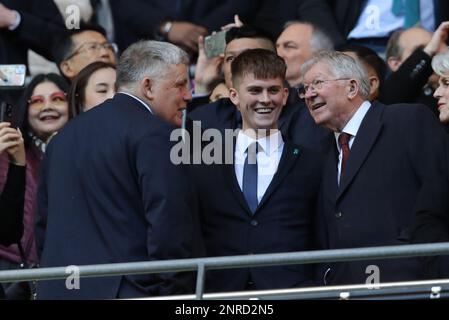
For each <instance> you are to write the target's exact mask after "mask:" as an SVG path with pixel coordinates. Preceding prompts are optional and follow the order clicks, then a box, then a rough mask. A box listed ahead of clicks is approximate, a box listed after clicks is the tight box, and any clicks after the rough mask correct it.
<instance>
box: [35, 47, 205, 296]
mask: <svg viewBox="0 0 449 320" xmlns="http://www.w3.org/2000/svg"><path fill="white" fill-rule="evenodd" d="M187 70H188V56H187V54H186V53H185V52H184V51H183V50H181V49H180V48H178V47H176V46H174V45H172V44H169V43H162V42H156V41H142V42H138V43H136V44H134V45H132V46H130V47H129V48H128V49H127V50H126V51H125V52H124V53H123V54H122V56H121V59H120V62H119V64H118V67H117V75H118V76H117V85H118V93H117V94H116V95H115V97H114V98H113V99H111V100H107V101H106V102H104V103H103V104H101V105H100V106H98V107H97V108H95V109H94V110H92V111H89V112H86V113H84V114H83V115H81V116H79V117H77V118H76V119H74V120H73V122H71V123H69V125H68V126H67V127H66V128H64V130H62V131H61V132H60V133H58V135H57V136H55V137H54V139H53V140H52V141H51V143H50V145H49V147H48V151H47V153H46V157H45V160H44V164H43V168H44V169H43V172H42V180H41V181H40V187H39V218H38V219H39V220H38V229H37V235H38V243H39V245H38V246H39V251H41V252H42V255H41V266H42V267H53V266H65V265H73V264H74V265H86V264H98V263H117V262H132V261H145V260H163V259H182V258H191V257H192V256H193V252H194V244H193V238H194V235H195V228H196V227H195V222H194V218H193V209H192V208H193V205H194V202H192V201H191V199H192V197H191V194H190V189H189V186H188V180H187V175H186V173H185V172H184V170H183V168H182V166H176V165H174V164H173V163H172V161H171V159H170V148H171V145H172V144H171V142H170V134H171V131H172V129H173V128H174V127H173V126H172V124H174V125H176V126H179V125H180V124H181V117H182V109H184V108H185V107H186V104H187V102H188V101H189V100H190V99H191V93H190V91H189V88H188V79H189V78H188V72H187ZM42 249H43V251H42ZM190 280H191V279H190V277H188V276H186V277H181V275H179V274H178V275H177V274H161V275H142V276H117V277H106V278H95V279H92V278H89V279H84V278H83V279H81V281H80V288H79V289H78V290H76V289H75V290H69V289H68V288H66V286H65V284H64V281H53V282H52V281H48V282H41V283H39V285H38V298H41V299H103V298H131V297H140V296H157V295H169V294H175V293H186V292H188V291H189V290H190V289H192V287H191V282H190Z"/></svg>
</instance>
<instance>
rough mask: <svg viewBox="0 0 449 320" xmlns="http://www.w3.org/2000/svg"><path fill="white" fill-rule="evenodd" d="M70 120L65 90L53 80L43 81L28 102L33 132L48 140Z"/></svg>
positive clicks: (29, 121)
mask: <svg viewBox="0 0 449 320" xmlns="http://www.w3.org/2000/svg"><path fill="white" fill-rule="evenodd" d="M68 120H69V107H68V104H67V100H66V97H65V94H64V92H62V91H61V89H59V88H58V86H57V85H56V84H54V83H53V82H48V81H47V82H42V83H40V84H38V85H37V86H36V88H34V90H33V94H32V96H31V98H30V102H29V104H28V123H29V125H30V129H31V130H32V131H33V133H34V134H35V135H36V136H37V137H39V138H40V139H41V140H43V141H46V140H47V139H48V138H49V137H50V136H51V135H52V134H53V133H55V132H56V131H58V130H59V129H61V128H62V127H63V126H64V125H65V124H66V123H67V121H68Z"/></svg>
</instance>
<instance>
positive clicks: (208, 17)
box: [110, 0, 282, 50]
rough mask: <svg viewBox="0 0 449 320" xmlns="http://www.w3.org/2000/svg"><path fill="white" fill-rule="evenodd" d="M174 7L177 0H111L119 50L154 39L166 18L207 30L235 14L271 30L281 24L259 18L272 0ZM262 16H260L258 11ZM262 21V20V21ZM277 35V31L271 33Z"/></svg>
mask: <svg viewBox="0 0 449 320" xmlns="http://www.w3.org/2000/svg"><path fill="white" fill-rule="evenodd" d="M179 2H180V8H179V10H178V11H177V10H176V1H163V0H128V1H125V0H115V1H111V2H110V5H111V10H112V14H113V17H114V25H115V32H116V41H117V43H118V44H119V47H120V48H121V50H124V49H126V47H128V46H129V45H130V44H132V43H134V42H135V41H137V40H139V39H149V38H150V39H151V38H154V36H155V33H156V30H157V28H158V26H159V25H160V24H161V23H162V22H163V21H167V20H171V21H173V20H174V21H188V22H191V23H194V24H198V25H201V26H203V27H205V28H206V29H207V30H209V32H212V31H219V30H220V28H221V27H222V26H224V25H226V24H228V23H232V22H233V21H234V15H235V14H238V15H239V16H240V19H242V21H243V22H245V23H249V24H251V23H252V22H253V21H256V20H258V21H259V23H258V24H260V27H262V28H263V29H264V30H266V31H268V32H270V33H273V30H272V28H271V26H276V30H277V31H276V32H274V33H277V32H278V31H279V30H278V29H279V28H280V26H282V24H281V23H278V20H277V19H274V18H273V17H275V16H271V18H272V19H271V21H270V19H265V20H264V21H263V20H262V17H263V16H265V15H266V13H267V12H269V11H270V10H271V8H272V7H273V4H272V3H271V1H266V0H264V1H256V0H246V1H239V0H218V1H209V0H181V1H179ZM259 11H260V12H262V13H263V15H262V16H260V17H259V15H258V12H259ZM263 22H265V23H263ZM273 36H276V34H273Z"/></svg>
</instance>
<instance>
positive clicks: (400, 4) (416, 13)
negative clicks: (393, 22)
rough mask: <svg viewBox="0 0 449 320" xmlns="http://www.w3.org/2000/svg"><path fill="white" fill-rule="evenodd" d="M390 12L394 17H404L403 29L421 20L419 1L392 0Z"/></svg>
mask: <svg viewBox="0 0 449 320" xmlns="http://www.w3.org/2000/svg"><path fill="white" fill-rule="evenodd" d="M391 11H392V12H393V14H394V15H396V16H399V15H401V14H404V15H405V21H404V28H411V27H413V26H415V25H416V24H417V23H418V22H419V21H420V19H421V13H420V0H393V6H392V8H391Z"/></svg>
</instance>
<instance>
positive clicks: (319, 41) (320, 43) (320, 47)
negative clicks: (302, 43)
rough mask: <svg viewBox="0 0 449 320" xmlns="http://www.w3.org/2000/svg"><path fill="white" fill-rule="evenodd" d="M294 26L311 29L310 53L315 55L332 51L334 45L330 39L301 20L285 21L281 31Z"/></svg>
mask: <svg viewBox="0 0 449 320" xmlns="http://www.w3.org/2000/svg"><path fill="white" fill-rule="evenodd" d="M295 24H302V25H306V26H309V27H311V28H312V35H311V37H310V50H311V51H312V53H317V52H320V51H331V50H333V49H334V43H333V41H332V39H331V38H330V37H329V36H328V35H327V34H326V33H325V32H324V31H323V30H322V29H321V28H319V27H318V26H316V25H314V24H313V23H310V22H304V21H301V20H291V21H287V22H286V23H285V24H284V29H283V30H285V29H287V28H288V27H290V26H292V25H295Z"/></svg>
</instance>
